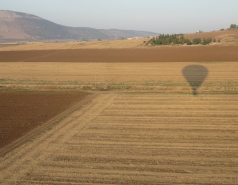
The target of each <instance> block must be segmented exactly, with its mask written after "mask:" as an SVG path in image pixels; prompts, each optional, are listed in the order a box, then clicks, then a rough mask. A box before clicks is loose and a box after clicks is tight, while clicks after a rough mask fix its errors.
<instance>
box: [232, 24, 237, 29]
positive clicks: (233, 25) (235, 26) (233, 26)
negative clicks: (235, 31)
mask: <svg viewBox="0 0 238 185" xmlns="http://www.w3.org/2000/svg"><path fill="white" fill-rule="evenodd" d="M230 28H238V25H236V24H231V26H230Z"/></svg>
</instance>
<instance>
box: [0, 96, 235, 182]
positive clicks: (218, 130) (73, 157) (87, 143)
mask: <svg viewBox="0 0 238 185" xmlns="http://www.w3.org/2000/svg"><path fill="white" fill-rule="evenodd" d="M237 110H238V97H237V95H223V94H220V95H214V94H212V95H199V96H193V95H190V94H184V95H183V94H170V93H168V94H165V93H163V94H156V93H155V94H151V93H149V94H147V93H141V94H140V93H139V94H137V93H134V94H101V95H100V96H98V97H97V98H96V99H94V100H93V102H91V103H89V104H87V105H86V106H85V107H84V108H83V109H78V110H77V111H75V112H74V113H73V114H71V115H70V116H69V117H67V118H65V119H63V120H62V121H61V122H60V123H59V124H57V125H56V126H55V127H54V128H52V130H49V131H48V132H47V133H44V134H42V135H40V136H38V137H37V138H35V139H34V140H32V141H31V142H28V143H25V145H23V146H21V147H19V148H17V149H16V150H14V151H12V152H11V153H9V154H8V155H6V156H5V157H2V158H0V160H1V161H0V162H1V166H0V170H1V173H0V181H1V183H2V184H14V183H15V184H211V185H213V184H214V185H217V184H224V185H227V184H233V185H235V184H238V177H237V173H238V125H237V121H238V111H237ZM19 159H20V160H19Z"/></svg>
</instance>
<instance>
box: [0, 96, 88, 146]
mask: <svg viewBox="0 0 238 185" xmlns="http://www.w3.org/2000/svg"><path fill="white" fill-rule="evenodd" d="M86 96H87V93H80V92H0V149H1V148H2V147H4V146H5V145H7V144H9V143H11V142H13V141H15V140H16V139H18V138H19V137H21V136H23V135H25V134H26V133H28V132H29V131H30V130H32V129H35V128H37V127H41V126H42V124H44V123H45V122H46V121H48V120H50V119H51V118H53V117H55V116H56V115H58V114H60V113H61V112H63V111H65V110H67V109H68V108H70V107H71V106H73V105H74V104H76V103H77V102H79V101H81V100H82V99H84V98H85V97H86Z"/></svg>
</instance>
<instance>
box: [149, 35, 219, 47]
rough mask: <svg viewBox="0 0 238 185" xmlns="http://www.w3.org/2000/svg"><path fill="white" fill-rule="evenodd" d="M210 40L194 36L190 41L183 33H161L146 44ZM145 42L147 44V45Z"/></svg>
mask: <svg viewBox="0 0 238 185" xmlns="http://www.w3.org/2000/svg"><path fill="white" fill-rule="evenodd" d="M211 42H212V38H204V39H203V40H202V39H201V38H195V39H193V40H192V41H191V40H189V39H187V38H185V37H184V35H183V34H172V35H169V34H161V35H160V36H159V37H154V38H152V39H151V40H150V41H149V42H148V44H151V45H154V46H155V45H184V44H186V45H198V44H202V45H207V44H210V43H211ZM213 42H216V39H214V40H213ZM148 44H147V45H148Z"/></svg>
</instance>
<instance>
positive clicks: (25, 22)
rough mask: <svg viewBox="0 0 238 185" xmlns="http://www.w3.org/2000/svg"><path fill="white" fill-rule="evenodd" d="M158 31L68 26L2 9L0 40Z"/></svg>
mask: <svg viewBox="0 0 238 185" xmlns="http://www.w3.org/2000/svg"><path fill="white" fill-rule="evenodd" d="M155 35H158V34H157V33H152V32H145V31H134V30H118V29H108V30H103V29H94V28H88V27H67V26H63V25H59V24H56V23H53V22H51V21H48V20H45V19H42V18H40V17H37V16H35V15H31V14H26V13H20V12H13V11H6V10H0V42H14V41H40V40H91V39H116V38H122V37H123V38H129V37H148V36H155Z"/></svg>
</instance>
